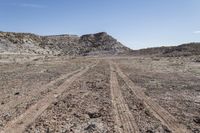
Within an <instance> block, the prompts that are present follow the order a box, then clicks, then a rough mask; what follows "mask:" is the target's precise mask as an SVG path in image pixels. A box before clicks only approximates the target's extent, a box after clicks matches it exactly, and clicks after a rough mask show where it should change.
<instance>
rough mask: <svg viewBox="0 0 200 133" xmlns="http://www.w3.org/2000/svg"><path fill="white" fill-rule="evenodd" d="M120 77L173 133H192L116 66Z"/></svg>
mask: <svg viewBox="0 0 200 133" xmlns="http://www.w3.org/2000/svg"><path fill="white" fill-rule="evenodd" d="M114 65H115V67H116V71H117V73H118V74H119V76H120V77H121V78H122V79H123V80H124V81H125V83H126V84H127V85H128V87H129V88H130V89H131V90H132V91H133V93H134V95H135V96H136V97H138V98H139V99H141V100H142V101H143V103H144V105H145V106H146V107H147V109H148V110H149V111H150V112H151V113H152V114H153V115H154V116H155V117H156V118H157V119H159V120H160V121H161V122H162V124H163V125H165V126H167V127H168V128H169V130H171V131H172V132H173V133H190V131H188V130H187V128H186V127H185V126H184V125H181V124H180V123H179V122H178V120H177V119H176V118H175V117H174V116H172V115H171V114H170V113H169V112H167V111H166V110H165V109H164V108H162V107H161V106H160V105H159V104H157V103H155V102H154V101H153V100H152V99H151V98H150V97H148V96H146V95H145V93H144V92H143V89H142V88H140V87H138V86H136V85H135V84H134V83H133V82H132V81H131V80H130V79H129V78H128V77H127V76H126V75H125V74H124V73H123V72H122V71H121V70H120V68H119V66H118V65H117V64H114Z"/></svg>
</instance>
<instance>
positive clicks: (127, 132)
mask: <svg viewBox="0 0 200 133" xmlns="http://www.w3.org/2000/svg"><path fill="white" fill-rule="evenodd" d="M110 70H111V75H110V84H111V96H112V103H113V108H114V109H113V112H114V115H115V124H116V125H115V130H116V132H119V133H139V128H138V126H137V124H136V122H135V119H134V117H133V115H132V114H131V112H130V110H129V108H128V105H127V104H126V102H125V100H124V98H123V96H122V93H121V90H120V88H119V85H118V81H117V76H116V72H115V71H114V68H113V65H112V64H111V63H110Z"/></svg>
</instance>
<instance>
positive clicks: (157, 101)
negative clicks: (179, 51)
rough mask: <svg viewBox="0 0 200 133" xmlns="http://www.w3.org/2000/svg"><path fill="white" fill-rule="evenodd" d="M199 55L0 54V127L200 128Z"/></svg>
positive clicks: (21, 130) (24, 131)
mask: <svg viewBox="0 0 200 133" xmlns="http://www.w3.org/2000/svg"><path fill="white" fill-rule="evenodd" d="M197 58H199V57H196V56H195V57H153V56H152V57H150V56H123V57H62V56H60V57H54V56H37V55H15V54H14V55H9V54H2V55H0V132H1V133H55V132H57V133H61V132H62V133H171V132H172V133H200V62H199V60H197Z"/></svg>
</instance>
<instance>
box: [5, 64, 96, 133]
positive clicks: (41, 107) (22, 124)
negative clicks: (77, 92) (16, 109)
mask: <svg viewBox="0 0 200 133" xmlns="http://www.w3.org/2000/svg"><path fill="white" fill-rule="evenodd" d="M96 64H97V63H95V64H93V65H91V66H87V67H86V68H85V69H83V70H82V71H80V72H78V73H77V74H75V75H73V76H72V77H70V78H69V79H67V80H66V81H65V82H64V83H63V84H62V85H61V86H59V87H58V88H57V89H55V90H53V91H52V92H50V93H49V94H47V95H46V96H45V97H44V98H43V99H41V100H39V101H38V102H37V103H36V104H34V105H33V106H31V107H30V108H29V109H28V110H26V112H25V113H23V114H21V115H20V116H19V117H17V118H15V119H14V120H12V121H10V122H9V123H8V124H7V125H6V126H5V128H4V130H3V131H1V133H21V132H23V131H24V130H25V129H26V127H27V126H29V125H30V124H31V123H32V122H34V121H35V119H36V118H37V117H38V116H40V114H41V113H43V112H44V111H45V110H46V109H47V108H48V107H49V105H51V104H52V103H53V102H55V101H57V97H58V96H59V95H61V94H62V93H63V92H64V91H65V90H66V89H67V88H68V87H69V86H70V85H71V84H72V83H73V82H74V81H75V80H76V79H77V78H79V77H80V76H82V75H83V74H84V73H86V72H87V71H88V70H89V69H90V68H91V67H94V66H96Z"/></svg>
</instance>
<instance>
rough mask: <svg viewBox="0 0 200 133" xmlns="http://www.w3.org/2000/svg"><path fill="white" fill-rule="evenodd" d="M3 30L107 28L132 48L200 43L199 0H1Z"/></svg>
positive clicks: (43, 32)
mask: <svg viewBox="0 0 200 133" xmlns="http://www.w3.org/2000/svg"><path fill="white" fill-rule="evenodd" d="M0 31H14V32H31V33H36V34H40V35H49V34H65V33H66V34H77V35H82V34H86V33H95V32H101V31H104V32H107V33H109V34H111V35H112V36H114V37H115V38H117V39H118V40H119V41H120V42H122V43H123V44H124V45H126V46H128V47H131V48H133V49H138V48H145V47H152V46H163V45H165V46H166V45H178V44H181V43H186V42H200V0H0Z"/></svg>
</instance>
